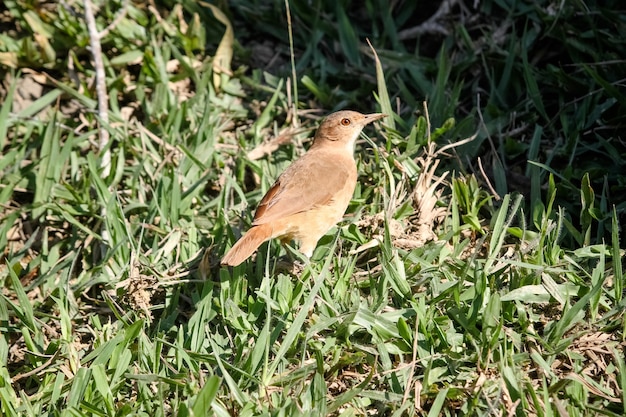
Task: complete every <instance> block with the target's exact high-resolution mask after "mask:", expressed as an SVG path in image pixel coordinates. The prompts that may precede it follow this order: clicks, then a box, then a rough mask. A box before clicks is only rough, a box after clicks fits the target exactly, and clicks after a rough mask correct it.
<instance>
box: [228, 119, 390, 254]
mask: <svg viewBox="0 0 626 417" xmlns="http://www.w3.org/2000/svg"><path fill="white" fill-rule="evenodd" d="M385 116H386V115H385V114H380V113H376V114H361V113H358V112H355V111H345V110H344V111H339V112H336V113H333V114H331V115H329V116H328V117H326V119H324V121H323V122H322V124H321V125H320V127H319V128H318V129H317V133H316V134H315V138H314V140H313V144H312V145H311V148H310V149H309V150H308V152H307V153H305V154H304V155H303V156H302V157H301V158H300V159H298V160H297V161H296V162H294V163H293V164H291V165H290V166H289V167H288V168H287V169H286V170H285V172H283V173H282V174H281V175H280V176H279V177H278V179H277V180H276V182H275V183H274V185H273V186H272V188H270V190H269V191H268V192H267V194H265V196H264V197H263V199H262V200H261V202H260V203H259V207H258V208H257V210H256V213H255V215H254V220H253V222H252V227H251V228H250V230H248V232H247V233H246V234H245V235H244V236H243V237H242V238H241V239H239V241H237V243H235V245H234V246H233V247H232V248H231V249H230V250H229V251H228V253H227V254H226V255H225V256H224V258H222V261H221V264H222V265H231V266H236V265H239V264H240V263H242V262H243V261H245V260H246V259H247V258H248V257H250V255H252V254H253V253H254V251H256V250H257V248H258V247H259V246H260V245H261V244H262V243H263V242H265V241H266V240H269V239H273V238H280V240H281V242H283V243H288V242H289V241H291V240H295V241H298V242H299V243H300V252H302V253H303V254H304V255H306V257H307V258H310V257H311V255H313V250H314V249H315V247H316V246H317V241H318V240H319V239H320V238H321V237H322V236H324V234H325V233H326V232H328V230H329V229H330V228H331V227H333V226H334V225H335V224H337V223H338V222H339V221H340V220H341V219H342V218H343V215H344V213H345V211H346V208H347V207H348V204H349V203H350V199H351V198H352V194H353V193H354V188H355V186H356V180H357V169H356V162H355V161H354V143H355V142H356V139H357V138H358V136H359V134H360V133H361V130H362V129H363V127H364V126H365V125H367V124H368V123H371V122H373V121H375V120H379V119H381V118H383V117H385Z"/></svg>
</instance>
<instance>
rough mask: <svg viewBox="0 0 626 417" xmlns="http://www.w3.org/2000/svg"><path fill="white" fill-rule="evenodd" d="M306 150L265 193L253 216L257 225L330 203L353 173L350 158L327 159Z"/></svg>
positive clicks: (354, 167) (353, 169)
mask: <svg viewBox="0 0 626 417" xmlns="http://www.w3.org/2000/svg"><path fill="white" fill-rule="evenodd" d="M325 156H326V155H314V154H313V153H312V152H308V153H306V154H304V156H302V158H300V159H299V160H297V161H296V162H294V163H293V164H292V165H291V166H289V168H287V169H286V170H285V172H283V173H282V174H281V175H280V177H278V179H277V180H276V182H275V183H274V185H273V186H272V188H270V190H269V191H268V192H267V194H265V196H264V197H263V199H262V200H261V202H260V203H259V207H258V208H257V210H256V213H255V215H254V222H253V223H252V224H254V225H260V224H264V223H268V222H271V221H274V220H276V219H281V218H284V217H287V216H290V215H292V214H296V213H301V212H304V211H307V210H310V209H312V208H313V207H319V206H323V205H326V204H328V203H330V201H331V200H332V199H333V197H334V196H335V194H336V193H338V192H339V191H340V190H342V189H343V188H344V187H345V185H346V181H349V180H350V177H351V176H356V166H355V163H354V160H353V159H352V158H349V159H346V158H337V157H334V158H326V157H325Z"/></svg>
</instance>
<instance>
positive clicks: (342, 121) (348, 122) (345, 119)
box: [341, 117, 351, 126]
mask: <svg viewBox="0 0 626 417" xmlns="http://www.w3.org/2000/svg"><path fill="white" fill-rule="evenodd" d="M350 123H351V122H350V119H348V118H347V117H344V118H343V119H341V124H342V125H343V126H350Z"/></svg>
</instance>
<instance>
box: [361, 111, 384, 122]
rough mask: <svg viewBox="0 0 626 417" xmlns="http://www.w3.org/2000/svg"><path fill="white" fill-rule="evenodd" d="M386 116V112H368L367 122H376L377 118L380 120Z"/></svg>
mask: <svg viewBox="0 0 626 417" xmlns="http://www.w3.org/2000/svg"><path fill="white" fill-rule="evenodd" d="M384 117H387V115H386V114H384V113H372V114H366V115H365V122H366V123H372V122H375V121H376V120H380V119H382V118H384Z"/></svg>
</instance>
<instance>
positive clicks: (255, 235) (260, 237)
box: [220, 224, 272, 266]
mask: <svg viewBox="0 0 626 417" xmlns="http://www.w3.org/2000/svg"><path fill="white" fill-rule="evenodd" d="M271 237H272V229H271V227H268V225H266V224H261V225H258V226H254V227H252V228H251V229H250V230H248V233H246V234H245V235H244V236H243V237H242V238H241V239H239V240H238V241H237V243H235V245H234V246H233V247H232V248H230V250H229V251H228V253H227V254H226V255H224V257H223V258H222V261H221V262H220V263H221V264H222V265H229V266H237V265H239V264H240V263H242V262H243V261H245V260H246V259H248V258H249V257H250V255H252V254H253V253H254V251H255V250H257V248H258V247H259V246H261V243H263V242H265V241H266V240H269V239H270V238H271Z"/></svg>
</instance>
